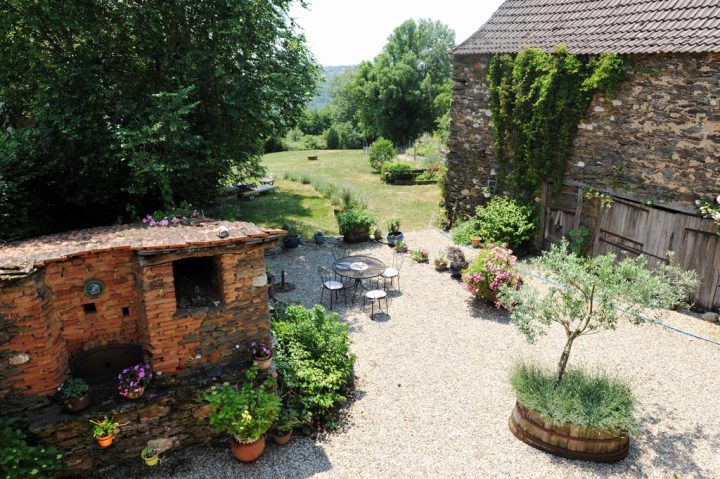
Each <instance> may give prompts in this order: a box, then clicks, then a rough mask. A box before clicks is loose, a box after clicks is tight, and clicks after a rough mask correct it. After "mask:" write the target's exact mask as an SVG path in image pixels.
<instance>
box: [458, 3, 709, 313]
mask: <svg viewBox="0 0 720 479" xmlns="http://www.w3.org/2000/svg"><path fill="white" fill-rule="evenodd" d="M559 44H565V45H567V47H568V50H569V51H570V53H574V54H580V55H583V54H600V53H617V54H623V55H627V57H628V58H629V59H630V60H631V61H632V62H633V64H634V65H635V68H633V70H632V72H630V73H629V77H628V78H627V80H626V81H625V82H624V83H623V84H622V85H621V86H620V88H619V90H618V91H617V93H616V94H615V96H614V97H613V98H604V97H603V96H602V95H597V96H596V97H595V98H594V99H593V101H592V104H591V106H590V108H589V111H588V112H587V114H586V116H585V119H584V120H583V121H582V122H581V124H580V125H579V129H578V133H577V136H576V138H575V141H574V144H573V148H572V151H571V155H570V160H569V162H568V166H567V169H566V172H565V181H564V184H563V185H562V188H561V190H560V193H559V194H554V195H553V194H551V195H548V196H547V197H545V198H543V199H542V201H543V203H544V215H543V217H542V222H543V224H542V228H541V230H542V231H541V237H540V238H539V241H538V243H540V242H542V240H544V242H545V243H547V242H551V241H557V240H558V239H559V238H560V237H561V236H563V235H565V234H567V233H568V231H570V230H571V229H573V228H575V227H577V226H578V225H580V224H585V223H588V222H592V221H597V224H598V229H597V231H598V234H596V236H595V239H594V244H593V245H592V250H593V252H595V253H602V252H605V251H625V252H628V253H630V254H639V253H643V254H645V255H646V256H647V257H648V258H650V260H651V261H666V260H667V251H669V250H672V251H675V252H676V255H677V256H676V257H677V259H678V261H679V262H680V263H681V264H682V265H683V266H685V267H688V268H692V269H695V270H697V271H698V273H699V274H700V276H701V278H702V286H701V287H700V289H699V290H698V291H697V292H696V295H695V300H696V302H697V304H698V305H700V306H702V307H705V308H711V307H714V308H717V307H718V306H720V268H719V267H718V265H720V238H719V237H718V236H717V235H716V234H715V232H716V225H715V224H714V223H713V222H712V221H710V220H705V219H702V218H700V217H698V215H697V209H696V206H695V201H696V200H697V199H700V198H704V199H711V198H715V197H716V196H717V195H718V194H720V4H719V3H718V2H717V0H627V1H600V0H507V1H506V2H505V3H503V4H502V5H501V6H500V8H499V9H498V10H497V11H496V12H495V13H494V14H493V16H492V17H491V18H490V20H489V21H488V22H487V23H486V24H485V25H483V26H482V27H481V28H480V29H479V30H478V31H477V32H476V33H475V34H474V35H472V36H471V37H470V38H468V39H467V40H466V41H465V42H463V43H462V44H460V45H459V46H458V47H456V48H455V49H454V51H453V56H454V70H453V81H454V85H453V94H452V107H451V121H452V123H451V124H452V126H451V133H450V141H449V146H450V152H449V155H448V174H447V188H446V198H445V204H446V207H447V208H448V214H449V216H450V217H451V218H454V217H457V218H459V217H462V216H463V215H464V214H472V212H473V211H474V208H475V207H476V206H477V205H479V204H482V203H483V202H484V201H485V198H484V194H483V193H484V191H486V190H484V188H486V187H490V189H492V187H493V186H494V185H495V166H496V165H495V155H494V146H493V134H492V125H491V120H492V118H491V116H492V114H491V111H490V109H489V108H490V107H489V91H488V81H487V79H486V69H487V66H488V62H489V60H490V59H491V58H492V56H493V55H495V54H500V53H510V54H512V53H518V52H519V51H521V50H522V49H523V48H525V47H536V48H540V49H542V50H545V51H552V50H554V48H555V47H556V46H557V45H559ZM589 188H593V189H595V190H598V191H601V192H605V193H607V194H610V195H612V196H613V199H614V200H615V202H614V204H613V207H612V208H611V210H610V212H608V213H606V214H605V215H604V217H601V218H590V216H592V213H591V210H592V209H591V208H589V205H588V204H587V201H585V202H583V194H582V193H583V191H585V190H587V189H589Z"/></svg>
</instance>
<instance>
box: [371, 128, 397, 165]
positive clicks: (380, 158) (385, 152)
mask: <svg viewBox="0 0 720 479" xmlns="http://www.w3.org/2000/svg"><path fill="white" fill-rule="evenodd" d="M368 158H369V160H370V167H371V168H372V169H373V171H374V172H376V173H380V172H381V171H382V167H383V165H384V164H385V163H387V162H388V161H390V160H392V159H393V158H395V146H393V144H392V141H390V140H386V139H385V138H382V137H380V138H378V139H377V140H375V141H374V142H373V144H372V145H370V149H369V150H368Z"/></svg>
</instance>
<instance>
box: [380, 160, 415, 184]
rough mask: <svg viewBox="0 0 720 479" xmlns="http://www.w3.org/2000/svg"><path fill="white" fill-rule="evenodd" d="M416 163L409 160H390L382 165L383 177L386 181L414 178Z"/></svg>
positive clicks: (393, 181) (392, 181)
mask: <svg viewBox="0 0 720 479" xmlns="http://www.w3.org/2000/svg"><path fill="white" fill-rule="evenodd" d="M414 169H415V165H413V164H412V163H409V162H407V161H390V162H388V163H385V164H384V165H383V166H382V178H383V181H385V182H386V183H395V181H397V180H411V179H413V170H414Z"/></svg>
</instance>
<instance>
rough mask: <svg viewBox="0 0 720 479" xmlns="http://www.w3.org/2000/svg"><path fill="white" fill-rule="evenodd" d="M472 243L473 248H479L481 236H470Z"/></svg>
mask: <svg viewBox="0 0 720 479" xmlns="http://www.w3.org/2000/svg"><path fill="white" fill-rule="evenodd" d="M470 244H471V245H472V247H473V248H479V247H480V238H470Z"/></svg>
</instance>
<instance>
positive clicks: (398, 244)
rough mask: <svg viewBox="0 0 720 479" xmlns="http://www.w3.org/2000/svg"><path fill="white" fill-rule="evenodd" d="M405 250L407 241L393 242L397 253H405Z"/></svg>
mask: <svg viewBox="0 0 720 479" xmlns="http://www.w3.org/2000/svg"><path fill="white" fill-rule="evenodd" d="M407 250H408V247H407V243H405V242H404V241H402V240H401V241H396V242H395V251H397V252H398V253H407Z"/></svg>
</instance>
